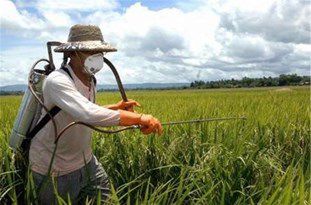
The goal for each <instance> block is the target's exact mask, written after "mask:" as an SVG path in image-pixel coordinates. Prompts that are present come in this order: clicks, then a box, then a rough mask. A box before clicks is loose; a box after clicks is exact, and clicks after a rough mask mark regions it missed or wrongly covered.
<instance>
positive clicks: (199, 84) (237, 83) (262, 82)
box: [190, 74, 310, 89]
mask: <svg viewBox="0 0 311 205" xmlns="http://www.w3.org/2000/svg"><path fill="white" fill-rule="evenodd" d="M286 85H287V86H288V85H310V76H298V75H297V74H288V75H286V74H282V75H279V76H278V77H262V78H248V77H244V78H242V79H241V80H236V79H233V78H232V79H231V80H217V81H202V80H199V81H194V82H192V83H191V84H190V88H198V89H202V88H241V87H271V86H286Z"/></svg>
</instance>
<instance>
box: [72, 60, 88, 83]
mask: <svg viewBox="0 0 311 205" xmlns="http://www.w3.org/2000/svg"><path fill="white" fill-rule="evenodd" d="M69 65H70V67H71V68H72V71H73V72H74V74H75V75H76V76H77V77H78V78H79V79H80V80H81V82H82V83H83V84H84V85H86V86H88V87H90V83H91V77H90V76H89V75H88V74H86V73H85V72H84V71H83V69H84V68H83V66H82V65H81V64H77V63H75V62H73V61H70V62H69Z"/></svg>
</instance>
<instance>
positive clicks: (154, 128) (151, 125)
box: [140, 114, 163, 135]
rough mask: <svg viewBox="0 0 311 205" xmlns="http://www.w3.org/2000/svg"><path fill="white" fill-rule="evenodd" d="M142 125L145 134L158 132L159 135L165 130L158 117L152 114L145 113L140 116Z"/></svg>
mask: <svg viewBox="0 0 311 205" xmlns="http://www.w3.org/2000/svg"><path fill="white" fill-rule="evenodd" d="M140 125H141V126H142V128H141V129H140V130H141V132H142V133H143V134H145V135H148V134H150V133H157V134H158V135H161V134H162V132H163V128H162V125H161V123H160V121H159V120H158V119H157V118H154V117H153V116H152V115H144V114H143V115H142V116H141V117H140Z"/></svg>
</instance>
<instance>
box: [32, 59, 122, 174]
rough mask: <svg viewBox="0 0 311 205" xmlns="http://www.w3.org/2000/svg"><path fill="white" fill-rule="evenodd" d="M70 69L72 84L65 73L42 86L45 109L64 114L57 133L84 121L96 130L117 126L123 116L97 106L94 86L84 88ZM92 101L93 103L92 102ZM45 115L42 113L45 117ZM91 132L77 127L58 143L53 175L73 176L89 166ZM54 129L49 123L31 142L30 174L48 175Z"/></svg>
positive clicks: (58, 73) (55, 73) (57, 73)
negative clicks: (87, 164) (75, 172)
mask: <svg viewBox="0 0 311 205" xmlns="http://www.w3.org/2000/svg"><path fill="white" fill-rule="evenodd" d="M67 68H68V70H69V72H70V74H71V76H72V77H73V80H72V79H71V78H70V77H69V75H68V74H67V73H66V72H65V71H64V70H61V69H59V70H56V71H53V72H52V73H51V74H50V75H48V77H47V78H46V79H45V81H44V83H43V98H44V104H45V106H46V107H47V108H48V109H49V110H50V109H52V108H53V107H54V106H55V105H56V106H58V107H60V108H61V111H60V112H59V113H58V114H57V115H56V116H55V117H54V119H55V121H56V124H57V131H58V133H59V132H60V131H61V130H62V129H63V128H64V127H65V126H66V125H68V124H69V123H71V122H74V121H82V122H86V123H88V124H91V125H95V126H113V125H118V124H119V121H120V113H119V112H118V111H114V110H110V109H107V108H104V107H101V106H99V105H96V104H95V103H93V102H94V99H95V90H96V89H95V85H94V83H93V82H92V83H91V88H88V87H87V86H85V85H84V84H83V83H82V82H81V81H80V79H79V78H78V77H77V76H76V75H75V74H74V72H73V71H72V69H71V68H70V66H69V65H67ZM92 101H93V102H92ZM45 114H46V112H43V113H42V117H43V116H44V115H45ZM91 134H92V130H91V129H90V128H88V127H86V126H83V125H74V126H73V127H71V128H69V129H68V130H67V131H66V132H65V133H64V134H63V135H62V136H61V138H60V139H59V141H58V146H57V151H56V154H55V158H54V161H53V166H52V174H53V175H54V176H61V175H64V174H68V173H70V172H73V171H75V170H77V169H79V168H81V167H83V166H84V165H85V163H88V162H89V161H90V160H91V157H92V149H91ZM54 136H55V135H54V127H53V125H52V121H51V120H50V121H49V122H48V123H47V124H46V125H45V126H44V127H43V128H42V129H41V130H40V131H39V132H38V134H37V135H36V136H35V137H34V138H33V139H32V142H31V146H30V150H29V162H30V167H31V170H33V171H35V172H37V173H40V174H47V172H48V167H49V164H50V161H51V157H52V153H53V149H54V147H55V144H54V140H55V137H54Z"/></svg>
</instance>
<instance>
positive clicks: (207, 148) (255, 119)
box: [0, 87, 311, 205]
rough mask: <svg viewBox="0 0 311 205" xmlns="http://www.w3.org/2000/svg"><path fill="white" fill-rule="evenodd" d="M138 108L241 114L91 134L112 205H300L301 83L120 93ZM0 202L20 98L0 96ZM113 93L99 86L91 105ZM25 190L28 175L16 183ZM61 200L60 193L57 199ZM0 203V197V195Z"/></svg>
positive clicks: (306, 153) (9, 190) (5, 196)
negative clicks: (146, 130)
mask: <svg viewBox="0 0 311 205" xmlns="http://www.w3.org/2000/svg"><path fill="white" fill-rule="evenodd" d="M127 95H128V97H129V98H130V99H135V100H137V101H138V102H139V103H141V104H142V107H141V108H138V109H136V110H137V111H138V112H143V113H150V114H152V115H154V116H155V117H157V118H158V119H159V120H160V121H162V122H167V121H177V120H187V119H196V118H212V117H227V116H246V117H247V120H245V121H242V120H232V121H221V122H208V123H201V124H191V125H175V126H170V127H165V128H164V133H163V135H162V136H157V135H148V136H145V135H143V134H141V133H140V132H139V131H138V130H132V131H125V132H122V133H119V134H115V135H103V134H100V133H95V132H94V138H93V150H94V153H95V155H96V156H97V158H98V159H99V160H100V162H101V163H102V164H103V166H104V168H105V169H106V171H107V173H108V175H109V177H110V180H111V184H112V185H113V188H112V190H113V191H112V194H111V203H112V204H118V203H120V204H282V205H283V204H300V205H303V204H310V174H311V173H310V88H309V87H286V88H256V89H255V88H254V89H227V90H225V89H224V90H179V91H176V90H171V91H129V92H127ZM0 99H1V104H0V105H1V112H0V116H1V133H0V136H1V143H0V149H1V154H0V159H1V164H0V173H1V174H0V200H2V201H3V202H5V201H6V202H7V201H10V200H15V199H16V193H15V189H14V186H15V185H16V184H17V183H18V181H17V175H16V171H15V169H14V166H13V163H12V160H11V158H12V154H13V153H12V151H11V150H10V148H9V147H8V138H9V135H10V131H11V128H12V126H13V122H14V118H15V115H16V114H17V110H18V107H19V103H20V101H21V96H4V97H1V98H0ZM119 100H120V95H119V93H117V92H104V93H99V94H98V96H97V102H98V103H99V104H101V105H104V104H111V103H115V102H117V101H119ZM25 189H26V191H27V197H28V200H29V201H31V199H32V198H33V196H32V194H33V193H32V192H31V183H29V184H28V185H27V186H26V187H25ZM59 200H60V202H61V203H66V202H67V199H63V200H62V199H59ZM0 204H1V202H0Z"/></svg>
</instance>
